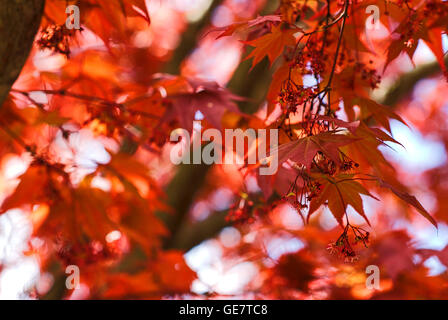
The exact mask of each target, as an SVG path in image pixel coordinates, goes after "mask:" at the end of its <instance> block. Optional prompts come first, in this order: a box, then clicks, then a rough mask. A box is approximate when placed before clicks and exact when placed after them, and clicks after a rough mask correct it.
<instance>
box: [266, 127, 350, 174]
mask: <svg viewBox="0 0 448 320" xmlns="http://www.w3.org/2000/svg"><path fill="white" fill-rule="evenodd" d="M356 140H357V138H353V137H350V136H348V135H344V134H335V133H333V132H323V133H320V134H317V135H314V136H310V137H305V138H302V139H299V140H296V141H291V142H288V143H285V144H282V145H281V146H279V147H278V148H277V149H275V150H273V151H272V152H278V163H279V165H281V164H282V163H283V162H285V161H287V160H288V159H289V160H291V161H294V162H296V163H299V164H303V165H304V166H305V167H307V168H308V170H309V169H310V168H311V163H312V162H313V159H314V157H315V156H316V153H317V152H318V151H321V152H323V153H324V154H325V155H326V156H328V157H329V158H330V159H331V160H333V161H334V162H336V163H338V164H339V163H340V162H341V159H340V156H339V147H342V146H345V145H347V144H350V143H352V142H354V141H356ZM272 152H271V153H272Z"/></svg>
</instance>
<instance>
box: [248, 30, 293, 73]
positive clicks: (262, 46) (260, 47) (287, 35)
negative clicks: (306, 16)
mask: <svg viewBox="0 0 448 320" xmlns="http://www.w3.org/2000/svg"><path fill="white" fill-rule="evenodd" d="M295 33H297V30H296V29H283V27H282V25H281V24H280V25H278V26H274V27H272V29H271V33H268V34H266V35H264V36H262V37H260V38H258V39H255V40H252V41H249V42H246V43H247V44H248V45H250V46H252V47H255V49H253V51H252V52H251V53H250V54H249V55H248V56H247V58H246V60H247V59H250V58H254V59H253V61H252V68H253V67H254V66H255V65H256V64H258V63H259V62H260V61H261V60H263V58H264V57H266V56H267V57H268V58H269V61H270V63H271V65H272V63H273V62H274V61H275V60H276V59H277V58H278V57H279V56H280V55H281V54H282V52H283V50H284V48H285V46H295V44H296V38H295V37H294V34H295Z"/></svg>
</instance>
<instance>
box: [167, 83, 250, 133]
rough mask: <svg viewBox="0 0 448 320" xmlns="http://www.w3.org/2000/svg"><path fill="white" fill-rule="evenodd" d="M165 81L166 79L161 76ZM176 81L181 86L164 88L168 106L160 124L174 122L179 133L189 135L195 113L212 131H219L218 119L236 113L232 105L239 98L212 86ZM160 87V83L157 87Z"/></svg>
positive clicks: (173, 85)
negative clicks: (206, 122)
mask: <svg viewBox="0 0 448 320" xmlns="http://www.w3.org/2000/svg"><path fill="white" fill-rule="evenodd" d="M165 77H169V76H165ZM178 78H180V79H179V81H182V82H183V84H182V85H179V84H170V87H164V89H165V91H166V92H167V100H169V101H170V102H171V105H170V107H168V108H167V110H166V112H165V114H164V115H163V117H162V119H161V121H166V122H170V121H172V120H177V121H178V122H179V123H180V125H181V126H182V128H183V129H186V130H188V131H189V132H191V131H192V130H193V120H194V119H195V115H196V112H197V111H200V112H201V113H202V114H203V115H204V118H205V119H206V120H207V121H208V122H209V124H210V125H212V126H213V127H215V128H218V129H221V119H222V117H223V115H224V113H225V112H226V111H233V112H236V113H239V112H240V111H239V109H238V106H237V105H236V103H235V101H237V100H241V99H242V98H240V97H238V96H236V95H234V94H232V93H231V92H230V91H228V90H226V89H224V88H222V87H221V86H219V85H218V84H217V83H216V82H213V81H204V80H198V79H190V78H184V77H178ZM161 84H162V86H163V84H164V83H163V82H162V83H161Z"/></svg>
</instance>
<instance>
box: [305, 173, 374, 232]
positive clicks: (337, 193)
mask: <svg viewBox="0 0 448 320" xmlns="http://www.w3.org/2000/svg"><path fill="white" fill-rule="evenodd" d="M322 184H323V189H322V190H321V191H320V192H319V194H318V195H317V197H316V198H313V199H312V200H311V202H310V209H309V212H308V217H307V219H308V220H309V218H310V216H311V215H312V214H313V213H314V212H316V210H317V209H318V208H319V207H320V206H321V205H324V204H326V203H328V208H329V209H330V211H331V213H332V214H333V216H334V217H335V218H336V220H337V221H338V223H339V224H340V225H341V227H343V220H342V218H343V217H344V215H345V213H346V210H347V206H348V205H350V206H351V207H352V208H353V209H355V210H356V212H357V213H358V214H359V215H360V216H362V217H363V218H364V219H365V220H366V222H367V223H368V224H369V225H370V222H369V220H368V219H367V216H366V214H365V212H364V207H363V203H362V198H361V195H366V196H370V197H372V198H374V199H377V198H375V197H374V196H373V195H371V194H370V192H369V191H367V190H366V189H365V188H364V187H363V186H362V185H361V184H360V183H359V182H357V181H356V180H355V178H354V177H353V175H339V176H337V177H335V178H330V177H324V178H323V179H322ZM377 200H378V199H377Z"/></svg>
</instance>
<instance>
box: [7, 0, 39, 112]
mask: <svg viewBox="0 0 448 320" xmlns="http://www.w3.org/2000/svg"><path fill="white" fill-rule="evenodd" d="M44 5H45V0H0V39H1V41H0V106H1V105H2V104H3V102H4V101H5V99H6V97H7V96H8V94H9V91H10V89H11V87H12V85H13V84H14V82H15V81H16V80H17V78H18V76H19V74H20V72H21V70H22V68H23V66H24V64H25V62H26V60H27V58H28V56H29V53H30V50H31V47H32V45H33V41H34V37H35V36H36V33H37V31H38V29H39V25H40V21H41V18H42V15H43V11H44Z"/></svg>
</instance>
